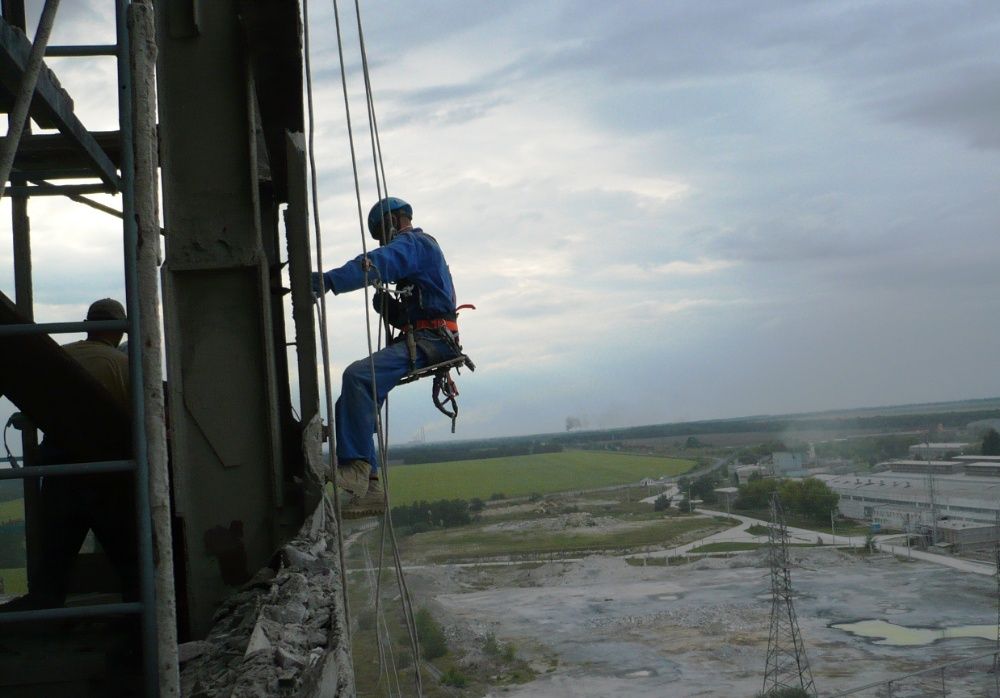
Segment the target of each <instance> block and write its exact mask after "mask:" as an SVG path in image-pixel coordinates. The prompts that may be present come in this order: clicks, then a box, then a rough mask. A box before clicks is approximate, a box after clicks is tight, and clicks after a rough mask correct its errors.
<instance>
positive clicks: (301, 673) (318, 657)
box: [181, 497, 354, 698]
mask: <svg viewBox="0 0 1000 698" xmlns="http://www.w3.org/2000/svg"><path fill="white" fill-rule="evenodd" d="M335 526H336V523H335V518H334V516H333V511H332V502H330V501H329V499H328V498H327V497H324V499H323V501H322V502H321V504H320V506H319V507H318V508H317V510H316V512H314V514H313V516H312V517H310V518H309V519H308V520H307V521H306V522H305V524H304V525H303V527H302V530H301V531H300V532H299V535H298V537H296V538H295V539H294V540H292V541H291V542H289V543H288V544H286V545H285V546H284V547H283V548H282V549H281V551H279V554H278V555H276V556H275V558H274V560H275V563H274V564H275V565H276V566H277V567H278V569H272V568H269V567H265V568H263V569H261V570H259V571H257V572H256V573H255V574H254V575H253V576H252V577H250V579H249V581H247V582H246V583H245V584H244V585H243V586H242V587H240V589H239V590H238V591H237V592H236V593H234V594H233V595H232V596H230V597H229V598H228V599H226V601H225V602H224V603H223V604H222V605H221V606H220V607H219V609H218V611H217V612H216V614H215V617H214V619H213V627H212V630H211V631H210V632H209V634H208V637H206V638H205V640H203V641H195V642H189V643H185V644H184V645H181V648H183V649H182V652H183V654H182V656H183V657H184V659H182V660H181V663H182V667H181V691H182V694H183V695H186V696H198V697H199V698H221V697H222V696H225V697H226V698H229V697H230V696H232V697H233V698H256V697H257V696H260V697H261V698H264V697H265V696H267V697H268V698H270V697H273V696H303V697H304V698H319V697H320V696H323V697H324V698H325V697H326V696H330V697H337V698H340V697H343V698H348V697H350V696H353V695H354V677H353V672H352V669H351V661H350V648H349V646H348V643H347V636H346V634H345V632H344V617H343V611H342V609H341V608H340V603H339V601H340V598H341V594H342V586H341V585H342V579H341V577H340V572H339V570H340V567H339V558H338V556H337V555H338V553H337V544H336V528H335Z"/></svg>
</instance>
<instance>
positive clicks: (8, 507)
mask: <svg viewBox="0 0 1000 698" xmlns="http://www.w3.org/2000/svg"><path fill="white" fill-rule="evenodd" d="M23 518H24V500H23V499H12V500H10V501H7V502H0V523H3V522H4V521H21V520H22V519H23Z"/></svg>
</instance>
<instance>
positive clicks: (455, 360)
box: [369, 216, 476, 434]
mask: <svg viewBox="0 0 1000 698" xmlns="http://www.w3.org/2000/svg"><path fill="white" fill-rule="evenodd" d="M369 219H370V216H369ZM373 286H374V287H375V288H376V298H375V302H376V304H379V305H380V306H381V309H380V310H379V312H380V314H382V315H383V317H387V319H389V321H390V324H391V322H392V318H393V315H394V313H398V312H399V311H398V310H390V306H389V303H388V302H387V300H388V301H392V302H393V303H398V302H399V299H400V298H407V297H410V296H412V295H413V294H414V293H416V295H417V305H418V306H419V305H422V303H421V302H420V291H419V289H418V288H417V287H416V286H414V285H412V284H409V283H405V282H403V283H402V284H397V287H396V288H395V289H391V288H389V287H387V286H386V285H385V284H383V283H382V281H381V280H380V279H376V281H375V283H374V284H373ZM378 293H382V294H384V295H383V296H381V297H379V296H378V295H377V294H378ZM379 300H381V301H382V302H381V303H379ZM467 308H468V309H470V310H475V309H476V306H474V305H472V304H471V303H465V304H463V305H460V306H458V308H456V309H455V318H456V319H455V320H449V319H447V318H433V319H421V320H414V321H412V322H406V323H405V324H403V327H402V328H401V331H400V335H399V337H397V338H396V341H400V340H401V341H405V342H406V351H407V355H408V356H409V359H410V371H409V373H407V374H406V375H405V376H403V377H402V378H401V379H400V380H399V383H398V384H399V385H405V384H406V383H413V382H415V381H418V380H420V379H421V378H427V377H429V376H433V377H434V380H433V383H432V385H431V401H432V402H433V403H434V407H436V408H437V410H438V411H439V412H440V413H441V414H443V415H445V416H446V417H448V418H449V419H451V433H452V434H454V433H455V426H456V423H457V421H458V396H459V392H458V384H457V383H456V382H455V379H454V378H452V375H451V370H452V369H455V372H456V373H458V374H461V369H462V368H468V369H469V370H470V371H475V370H476V364H475V363H474V362H473V361H472V359H471V358H469V356H468V355H467V354H465V353H464V351H463V349H462V345H461V343H460V342H459V340H458V322H457V318H458V312H459V311H461V310H465V309H467ZM422 330H427V331H432V332H434V333H435V334H437V336H438V337H439V338H440V339H442V340H443V341H444V342H445V344H447V345H448V348H449V349H450V350H451V353H452V354H454V356H453V357H452V358H450V359H446V360H444V361H435V362H434V363H432V364H430V365H429V366H424V367H422V368H417V356H418V353H417V347H418V345H419V341H420V340H419V339H418V338H417V332H420V331H422ZM390 341H391V340H390ZM425 353H427V354H429V355H433V353H434V352H431V351H426V352H425Z"/></svg>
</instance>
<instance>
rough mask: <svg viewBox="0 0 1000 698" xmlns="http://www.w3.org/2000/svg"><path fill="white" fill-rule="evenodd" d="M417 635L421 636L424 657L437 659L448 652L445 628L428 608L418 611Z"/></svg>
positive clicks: (421, 651)
mask: <svg viewBox="0 0 1000 698" xmlns="http://www.w3.org/2000/svg"><path fill="white" fill-rule="evenodd" d="M415 621H416V625H417V637H419V638H420V653H421V654H422V655H423V657H424V659H428V660H430V659H437V658H438V657H443V656H444V655H446V654H448V642H447V640H445V637H444V628H442V627H441V624H440V623H438V622H437V621H436V620H434V617H433V616H431V612H430V611H428V610H427V609H426V608H421V609H420V610H419V611H417V617H416V619H415Z"/></svg>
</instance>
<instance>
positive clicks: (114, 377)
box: [0, 298, 138, 611]
mask: <svg viewBox="0 0 1000 698" xmlns="http://www.w3.org/2000/svg"><path fill="white" fill-rule="evenodd" d="M102 320H125V309H124V308H123V307H122V305H121V303H119V302H118V301H116V300H114V299H112V298H102V299H101V300H98V301H95V302H94V303H92V304H91V306H90V308H89V309H88V310H87V318H86V321H87V322H97V321H102ZM122 337H123V332H121V331H120V330H93V331H90V332H88V333H87V338H86V339H83V340H80V341H78V342H72V343H70V344H66V345H64V346H63V349H64V350H65V351H66V353H67V354H69V355H70V356H71V357H72V358H73V359H74V360H75V361H76V362H77V363H79V364H80V365H81V366H82V367H83V369H84V370H85V371H86V372H87V373H89V374H90V375H91V376H92V377H93V378H94V379H96V380H97V382H98V383H100V384H101V386H103V387H104V388H105V390H107V392H108V394H109V395H110V396H111V398H112V399H113V400H114V401H115V402H116V403H117V404H118V405H119V406H120V407H121V408H122V409H123V410H124V411H125V413H126V414H131V412H132V409H131V403H130V400H129V367H128V357H127V356H126V355H125V354H124V353H123V352H121V351H120V350H119V349H118V345H119V344H120V343H121V340H122ZM72 460H73V458H72V456H71V455H70V454H69V453H68V452H66V451H65V450H63V449H62V448H61V447H60V446H59V445H58V444H56V443H54V442H53V440H52V439H51V438H50V437H48V436H46V438H45V439H43V440H42V443H41V444H40V445H39V447H38V458H37V462H38V464H39V465H55V464H59V463H69V462H72ZM40 507H41V517H40V518H41V529H42V531H41V556H40V562H39V575H38V577H39V580H38V582H37V583H36V584H35V585H34V586H33V588H32V589H31V591H30V593H28V594H27V595H26V596H22V597H20V598H18V599H14V600H13V601H10V602H8V603H7V604H5V605H4V606H3V607H0V610H4V611H16V610H29V609H33V608H54V607H59V606H63V605H65V602H66V593H67V583H68V581H69V577H70V574H71V572H72V570H73V566H74V563H75V562H76V559H77V556H78V555H79V552H80V547H81V546H82V545H83V541H84V539H85V538H86V537H87V533H88V532H89V531H93V532H94V536H95V537H96V538H97V541H98V542H99V543H100V545H101V547H102V548H103V549H104V552H105V553H106V554H107V556H108V559H109V560H110V561H111V563H112V565H114V567H115V569H116V571H117V573H118V575H119V576H120V578H121V582H122V597H123V600H125V601H135V600H137V598H138V575H137V549H136V531H135V513H134V512H135V508H134V507H135V505H134V496H133V488H132V479H131V476H130V475H128V474H127V473H105V474H95V475H61V476H52V477H43V478H42V491H41V502H40Z"/></svg>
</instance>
